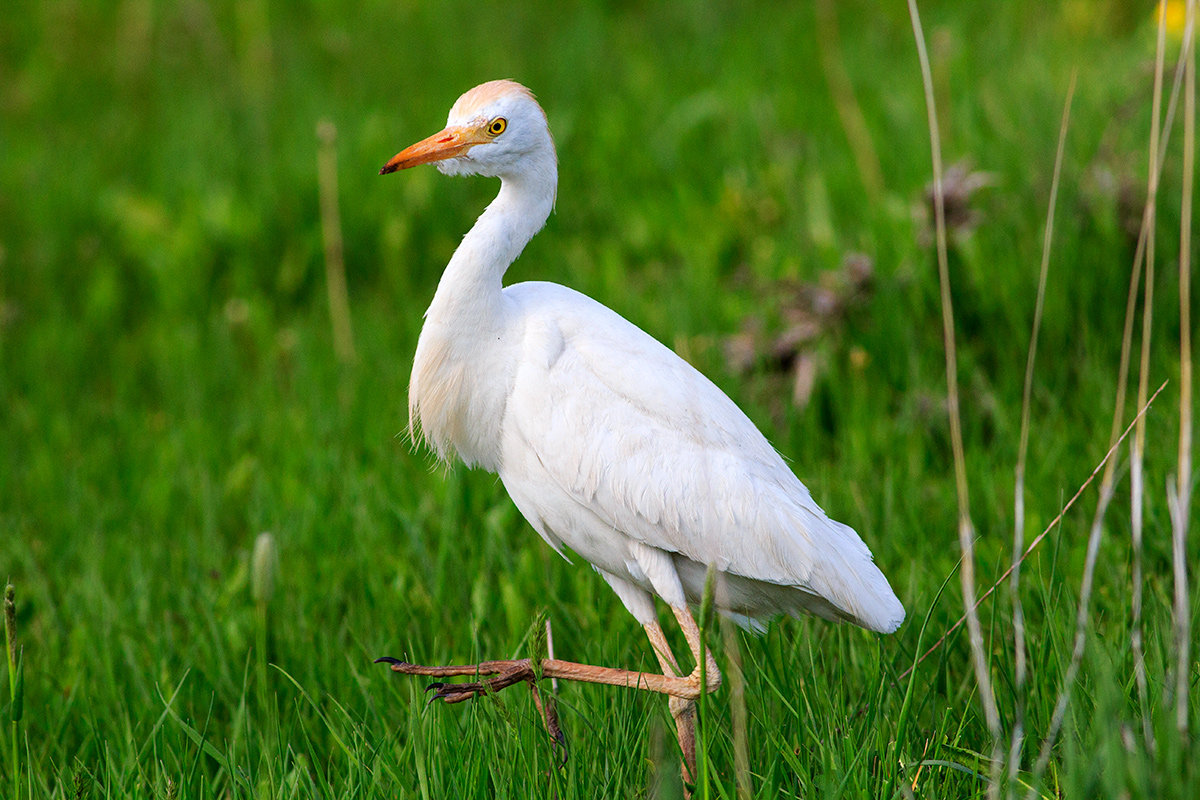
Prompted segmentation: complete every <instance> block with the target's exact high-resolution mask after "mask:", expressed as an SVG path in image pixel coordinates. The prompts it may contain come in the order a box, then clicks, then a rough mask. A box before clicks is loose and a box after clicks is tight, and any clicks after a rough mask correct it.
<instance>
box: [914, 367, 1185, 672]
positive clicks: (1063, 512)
mask: <svg viewBox="0 0 1200 800" xmlns="http://www.w3.org/2000/svg"><path fill="white" fill-rule="evenodd" d="M1167 383H1168V382H1167V381H1163V383H1162V385H1161V386H1159V387H1158V390H1157V391H1156V392H1155V393H1154V394H1152V395H1150V400H1149V403H1148V404H1147V405H1146V408H1143V409H1141V410H1140V411H1139V412H1138V413H1137V415H1136V416H1135V417H1134V418H1133V420H1131V421H1130V423H1129V425H1128V427H1126V428H1125V430H1124V431H1123V432H1122V433H1121V435H1120V436H1118V437H1117V441H1116V442H1115V443H1114V444H1113V445H1112V446H1111V447H1109V448H1108V452H1106V453H1105V454H1104V458H1102V459H1100V463H1098V464H1097V465H1096V466H1095V467H1094V468H1093V469H1092V472H1091V474H1090V475H1088V477H1087V479H1086V480H1084V482H1083V483H1082V484H1080V486H1079V488H1078V489H1076V490H1075V494H1073V495H1071V499H1070V500H1068V501H1067V502H1066V504H1065V505H1064V506H1063V507H1062V509H1061V510H1060V511H1059V512H1058V515H1057V516H1055V517H1054V519H1052V520H1050V524H1048V525H1047V526H1046V528H1045V530H1043V531H1042V532H1041V533H1039V534H1038V535H1037V537H1036V538H1034V540H1033V541H1032V542H1030V543H1029V546H1028V547H1026V548H1025V552H1024V553H1022V554H1021V560H1020V562H1018V563H1024V561H1025V559H1027V558H1029V556H1030V554H1031V553H1032V552H1033V551H1034V549H1035V548H1037V546H1038V545H1039V544H1041V543H1042V540H1043V539H1045V538H1046V537H1047V536H1048V535H1049V534H1050V531H1052V530H1054V528H1055V527H1057V526H1058V524H1059V523H1060V522H1062V519H1063V517H1064V516H1066V513H1067V512H1068V511H1070V510H1071V507H1072V506H1073V505H1075V502H1076V501H1077V500H1078V499H1079V498H1080V496H1081V495H1082V494H1083V493H1084V491H1085V490H1086V489H1087V488H1088V487H1089V486H1091V485H1092V481H1094V480H1095V479H1096V476H1097V475H1099V474H1100V470H1102V469H1104V468H1105V467H1107V466H1108V464H1109V462H1110V460H1111V459H1112V457H1113V454H1114V453H1115V452H1116V451H1117V448H1118V447H1120V446H1121V443H1122V442H1124V441H1125V439H1126V438H1128V436H1129V434H1130V433H1131V432H1132V431H1133V426H1134V425H1135V424H1136V423H1137V420H1138V418H1140V417H1141V416H1142V414H1145V413H1146V410H1147V409H1148V408H1149V407H1150V406H1151V405H1153V404H1154V400H1155V398H1157V397H1158V395H1159V393H1160V392H1162V390H1163V389H1165V388H1167ZM1011 574H1012V567H1011V566H1010V567H1009V568H1008V569H1007V570H1005V571H1004V574H1003V575H1001V576H1000V577H999V578H997V579H996V582H995V583H994V584H992V586H991V588H990V589H988V590H987V591H986V592H984V593H983V594H982V595H980V597H979V599H978V600H977V601H976V602H975V607H976V608H978V607H979V606H980V605H982V604H983V601H984V600H987V599H988V597H990V596H991V595H992V593H993V592H995V591H996V589H997V588H999V586H1000V584H1002V583H1004V581H1005V580H1007V579H1008V577H1009V575H1011ZM966 621H967V615H966V614H963V615H962V616H961V617H959V618H958V621H957V622H955V623H954V624H953V625H951V626H950V627H949V628H947V629H946V632H945V633H943V634H942V635H941V637H940V638H939V639H938V640H937V641H936V642H934V643H933V644H932V645H930V646H929V649H928V650H926V651H925V652H924V653H922V654H921V657H920V658H918V659H917V661H916V663H915V664H913V665H912V666H911V667H909V668H908V669H906V670H905V671H904V672H902V673H900V680H904V679H905V678H907V677H908V675H909V673H911V672H912V671H913V670H914V669H916V668H917V666H918V665H919V664H920V663H921V662H922V661H924V660H925V659H926V658H928V657H929V656H931V655H933V652H934V651H935V650H937V649H938V648H939V647H941V646H942V645H943V644H945V642H946V639H947V638H949V636H950V634H952V633H954V632H955V631H956V630H958V629H959V628H961V627H962V624H963V623H964V622H966Z"/></svg>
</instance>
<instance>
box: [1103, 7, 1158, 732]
mask: <svg viewBox="0 0 1200 800" xmlns="http://www.w3.org/2000/svg"><path fill="white" fill-rule="evenodd" d="M1166 41H1167V5H1166V3H1160V4H1159V13H1158V42H1157V45H1156V47H1155V57H1154V99H1153V105H1152V110H1151V118H1150V166H1149V172H1150V177H1149V179H1148V180H1149V185H1148V186H1147V188H1146V212H1145V214H1146V220H1147V228H1148V230H1147V236H1146V264H1145V269H1146V286H1145V290H1144V292H1145V295H1144V300H1143V302H1142V350H1141V360H1140V363H1139V370H1138V400H1137V402H1138V407H1139V408H1140V407H1142V406H1144V405H1145V404H1146V395H1147V393H1148V388H1149V381H1150V341H1151V337H1152V332H1153V326H1154V242H1155V239H1156V237H1155V235H1154V232H1155V227H1156V224H1157V215H1158V183H1159V170H1157V169H1155V165H1157V164H1158V139H1159V124H1160V116H1161V109H1162V92H1163V68H1164V61H1165V55H1164V54H1165V52H1166ZM1132 449H1133V453H1132V458H1131V459H1130V475H1129V483H1130V493H1131V495H1132V497H1131V501H1130V502H1131V510H1130V513H1131V516H1132V537H1133V567H1132V572H1133V575H1132V579H1133V597H1132V617H1133V618H1132V621H1131V626H1132V630H1131V632H1130V639H1131V645H1132V649H1133V663H1134V675H1135V677H1136V680H1137V687H1138V705H1139V706H1140V708H1141V711H1142V730H1143V735H1144V737H1145V740H1146V746H1147V747H1153V733H1152V731H1151V729H1150V715H1149V710H1148V708H1147V705H1146V695H1147V687H1146V683H1147V681H1146V663H1145V657H1144V655H1143V653H1142V551H1143V549H1144V548H1143V543H1142V542H1143V520H1144V511H1145V492H1144V489H1145V474H1144V471H1143V470H1144V464H1145V452H1146V418H1145V417H1142V418H1141V419H1139V420H1138V424H1137V427H1136V428H1135V429H1134V435H1133V448H1132ZM1098 517H1099V514H1098ZM1096 524H1097V525H1098V524H1099V519H1097V522H1096Z"/></svg>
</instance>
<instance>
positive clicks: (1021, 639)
mask: <svg viewBox="0 0 1200 800" xmlns="http://www.w3.org/2000/svg"><path fill="white" fill-rule="evenodd" d="M1077 77H1078V73H1077V72H1073V73H1072V74H1071V83H1070V85H1069V86H1068V87H1067V99H1066V102H1065V103H1064V104H1063V114H1062V123H1061V124H1060V125H1059V129H1058V150H1057V152H1056V153H1055V156H1054V178H1053V179H1052V180H1051V182H1050V202H1049V209H1048V210H1047V212H1046V232H1045V236H1044V237H1043V239H1042V266H1041V271H1040V273H1039V275H1038V291H1037V302H1036V304H1035V306H1034V311H1033V333H1032V334H1031V335H1030V337H1029V357H1028V359H1027V360H1026V362H1025V388H1024V391H1023V393H1022V395H1021V439H1020V444H1019V446H1018V450H1017V466H1016V470H1015V481H1014V488H1013V520H1014V521H1013V556H1012V557H1013V562H1012V579H1011V583H1010V585H1011V587H1012V589H1011V593H1012V614H1013V650H1014V658H1015V661H1016V694H1017V697H1016V710H1015V715H1014V719H1013V730H1012V743H1011V744H1010V745H1009V751H1008V784H1009V785H1008V790H1009V796H1010V797H1011V796H1012V788H1013V785H1014V783H1015V781H1016V778H1017V771H1018V767H1019V765H1020V760H1021V745H1022V742H1023V740H1024V736H1025V680H1026V674H1025V673H1026V664H1025V612H1024V609H1023V608H1022V606H1021V551H1022V550H1023V549H1024V547H1025V459H1026V456H1027V455H1028V452H1029V416H1030V406H1031V405H1032V403H1031V400H1032V397H1033V367H1034V362H1035V361H1036V359H1037V345H1038V333H1039V332H1040V331H1041V326H1042V311H1043V308H1044V307H1045V302H1046V279H1047V276H1048V275H1049V272H1050V244H1051V241H1052V240H1053V237H1054V210H1055V208H1056V206H1057V204H1058V182H1059V178H1060V177H1061V175H1062V163H1063V153H1064V152H1065V150H1066V145H1067V128H1068V125H1069V123H1070V120H1071V101H1072V100H1073V99H1074V97H1075V80H1076V78H1077Z"/></svg>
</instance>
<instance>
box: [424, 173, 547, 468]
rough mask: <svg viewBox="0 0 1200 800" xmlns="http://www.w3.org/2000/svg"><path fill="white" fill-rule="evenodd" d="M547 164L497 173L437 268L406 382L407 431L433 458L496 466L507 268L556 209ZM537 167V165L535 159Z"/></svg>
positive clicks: (505, 375) (506, 341)
mask: <svg viewBox="0 0 1200 800" xmlns="http://www.w3.org/2000/svg"><path fill="white" fill-rule="evenodd" d="M548 163H549V168H548V169H535V170H531V171H525V172H523V173H522V174H521V175H518V176H515V177H514V176H508V177H504V178H503V179H502V180H503V182H502V184H501V186H500V194H498V195H497V196H496V199H495V200H493V201H492V204H491V205H489V206H488V207H487V210H485V211H484V212H483V214H481V215H480V217H479V219H478V221H476V223H475V226H474V227H473V228H471V230H470V232H469V233H467V235H466V236H464V237H463V240H462V244H460V245H459V246H458V249H457V250H455V251H454V256H453V257H452V258H451V259H450V263H449V264H448V265H447V266H446V271H445V272H444V273H443V274H442V280H441V281H440V282H439V283H438V288H437V292H436V293H435V294H434V296H433V302H432V303H430V304H429V310H428V311H426V312H425V325H424V327H423V328H422V329H421V338H420V341H418V343H417V352H416V356H415V358H414V360H413V372H412V379H411V381H410V383H409V394H408V415H409V428H410V430H411V431H413V432H414V433H415V432H417V431H418V430H419V431H420V432H421V434H422V435H423V436H424V438H425V439H426V440H427V441H428V442H429V443H430V445H431V446H432V447H433V449H434V452H436V453H437V454H438V455H439V456H440V457H442V458H443V459H444V458H447V457H449V456H450V454H451V453H457V454H458V456H459V457H460V458H461V459H462V460H463V461H464V462H466V463H467V464H469V465H474V464H478V465H480V466H482V467H485V468H487V469H490V470H492V471H493V472H494V471H496V470H497V469H498V468H499V463H500V460H499V459H500V449H499V448H500V425H501V422H502V420H503V414H504V408H505V404H506V403H507V398H508V395H509V393H510V392H511V390H512V382H513V380H514V370H515V364H516V360H515V358H514V357H513V355H512V349H513V348H514V347H519V337H518V336H514V335H513V334H515V333H517V331H515V330H513V327H514V325H518V324H519V323H517V322H516V321H515V317H514V309H513V308H512V307H511V306H510V304H509V303H508V302H507V301H506V299H505V295H504V292H503V284H502V283H501V281H502V280H503V278H504V272H505V270H507V269H508V265H509V264H511V263H512V262H513V261H514V260H515V259H516V258H517V256H519V255H520V254H521V250H523V249H524V247H525V245H526V244H528V243H529V240H530V239H532V238H533V236H534V234H536V233H537V232H538V231H539V230H541V228H542V226H543V225H545V224H546V219H547V218H548V217H549V216H550V211H551V210H552V209H553V208H554V192H555V187H556V185H557V181H558V176H557V170H556V169H555V164H554V161H553V151H551V157H550V159H549V160H548ZM539 166H541V165H540V164H539Z"/></svg>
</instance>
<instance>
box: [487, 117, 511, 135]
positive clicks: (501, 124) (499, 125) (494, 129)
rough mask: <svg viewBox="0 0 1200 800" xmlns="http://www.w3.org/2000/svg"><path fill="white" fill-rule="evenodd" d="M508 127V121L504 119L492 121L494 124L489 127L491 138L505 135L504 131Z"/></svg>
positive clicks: (499, 118) (497, 118)
mask: <svg viewBox="0 0 1200 800" xmlns="http://www.w3.org/2000/svg"><path fill="white" fill-rule="evenodd" d="M507 127H508V120H506V119H505V118H504V117H496V118H495V119H494V120H492V124H491V125H488V129H487V131H488V134H489V135H491V136H499V135H500V134H502V133H504V129H505V128H507Z"/></svg>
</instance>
